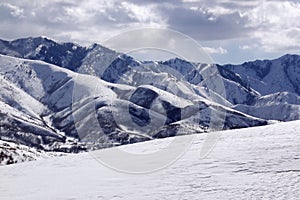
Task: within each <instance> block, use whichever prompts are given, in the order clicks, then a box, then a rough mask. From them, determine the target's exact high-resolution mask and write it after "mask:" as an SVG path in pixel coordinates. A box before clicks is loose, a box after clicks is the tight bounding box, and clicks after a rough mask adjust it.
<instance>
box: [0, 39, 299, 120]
mask: <svg viewBox="0 0 300 200" xmlns="http://www.w3.org/2000/svg"><path fill="white" fill-rule="evenodd" d="M0 47H1V48H0V53H1V54H4V55H10V56H14V57H20V58H28V59H33V60H42V61H45V62H48V63H50V64H54V65H57V66H61V67H63V68H67V69H70V70H72V71H74V72H78V73H81V74H89V75H93V76H97V77H99V78H101V79H103V80H105V81H108V82H112V83H120V84H126V85H132V86H140V85H154V86H155V87H157V88H159V89H162V90H168V92H171V93H173V94H174V91H175V92H176V94H175V95H180V96H181V97H182V98H187V95H190V94H189V93H188V94H185V93H184V91H182V87H180V84H182V83H184V84H185V86H188V88H189V89H191V90H193V91H194V92H193V93H196V94H197V95H199V96H202V97H204V98H206V99H207V98H210V100H212V101H214V102H217V103H220V104H222V105H224V106H227V107H230V108H233V109H235V110H239V111H241V112H244V113H246V114H249V115H253V116H255V117H258V118H263V119H267V120H280V121H290V120H296V119H299V109H300V107H299V105H300V102H299V100H297V98H296V99H295V98H294V97H293V96H296V97H298V96H299V94H300V88H299V85H300V56H298V55H285V56H282V57H280V58H278V59H275V60H257V61H253V62H246V63H243V64H241V65H216V66H215V68H217V69H214V70H211V68H212V66H210V67H208V65H206V64H203V63H202V64H201V63H191V62H188V61H185V60H181V59H178V58H176V59H171V60H168V61H164V62H151V61H150V62H142V61H138V60H136V59H134V58H132V57H130V56H127V55H126V54H122V53H118V52H115V51H113V50H110V49H108V48H105V47H103V46H101V45H98V44H93V45H91V46H90V47H81V46H80V45H77V44H72V43H57V42H55V41H53V40H50V39H47V38H43V37H38V38H24V39H18V40H15V41H3V40H2V41H0ZM212 71H213V72H212ZM210 73H213V74H214V76H212V77H211V76H210V75H209V74H210ZM205 75H206V77H203V76H205ZM174 78H175V79H179V80H180V81H179V82H180V83H178V82H174V81H171V80H173V79H174ZM278 80H281V81H278ZM170 82H171V84H170ZM205 82H206V84H207V85H204V84H205ZM214 82H221V84H217V85H214ZM199 88H200V89H199ZM273 95H274V97H271V98H272V100H270V101H272V102H269V101H266V99H269V98H270V96H273ZM278 95H279V96H285V97H284V98H285V99H287V98H293V99H294V100H293V101H288V102H283V101H281V99H280V98H279V99H276V98H275V97H278ZM262 99H265V100H262ZM263 102H264V103H263ZM280 113H284V114H280Z"/></svg>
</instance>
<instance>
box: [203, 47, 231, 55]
mask: <svg viewBox="0 0 300 200" xmlns="http://www.w3.org/2000/svg"><path fill="white" fill-rule="evenodd" d="M202 48H203V50H204V51H205V52H206V53H208V54H227V53H228V51H227V49H224V48H223V47H217V48H213V47H202Z"/></svg>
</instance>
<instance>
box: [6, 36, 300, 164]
mask: <svg viewBox="0 0 300 200" xmlns="http://www.w3.org/2000/svg"><path fill="white" fill-rule="evenodd" d="M0 83H1V84H0V108H1V109H0V141H1V143H0V144H1V146H0V147H1V148H0V150H1V152H2V153H1V155H3V156H1V160H0V161H1V163H4V164H7V163H14V162H17V161H19V160H26V159H19V158H20V157H30V158H32V159H34V158H35V156H32V154H35V155H40V154H41V155H49V154H51V155H56V154H59V155H61V154H63V153H77V152H81V151H88V150H93V149H99V148H106V147H111V146H115V145H123V144H130V143H135V142H142V141H146V140H152V139H157V138H164V137H171V136H175V135H185V134H192V133H203V132H210V131H218V130H223V129H235V128H246V127H252V126H261V125H267V124H270V123H276V121H292V120H298V119H300V56H298V55H284V56H282V57H280V58H277V59H274V60H257V61H253V62H245V63H243V64H241V65H229V64H228V65H219V64H205V63H194V62H189V61H186V60H183V59H180V58H174V59H170V60H167V61H139V60H137V59H135V58H133V57H131V56H129V55H126V54H123V53H120V52H116V51H114V50H111V49H108V48H106V47H104V46H101V45H99V44H93V45H91V46H90V47H83V46H80V45H78V44H74V43H58V42H55V41H53V40H51V39H48V38H45V37H38V38H23V39H18V40H14V41H5V40H0ZM16 145H17V147H16ZM20 145H22V148H21V147H20ZM20 149H21V150H20Z"/></svg>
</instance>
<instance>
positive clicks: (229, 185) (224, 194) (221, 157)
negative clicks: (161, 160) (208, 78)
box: [0, 121, 300, 200]
mask: <svg viewBox="0 0 300 200" xmlns="http://www.w3.org/2000/svg"><path fill="white" fill-rule="evenodd" d="M299 132H300V121H294V122H284V123H278V124H274V125H270V126H264V127H255V128H247V129H239V130H230V131H223V132H221V133H220V134H221V135H220V138H219V140H218V142H217V144H216V146H215V148H214V149H213V150H212V151H211V153H210V154H209V155H208V156H207V157H205V158H203V159H201V158H200V149H201V147H202V144H203V140H204V139H205V137H206V134H200V135H190V136H182V137H185V138H187V137H195V140H194V142H193V144H192V145H191V147H190V148H189V149H188V150H187V152H186V153H185V154H184V155H183V156H182V157H181V158H179V159H178V160H177V161H176V162H175V163H173V164H172V165H170V166H168V167H166V168H164V169H161V170H159V171H156V172H152V173H146V174H128V173H122V172H118V171H115V170H113V169H110V168H107V167H105V166H104V165H103V164H101V163H100V162H99V161H98V160H97V158H100V157H101V156H102V155H103V154H109V152H113V151H114V148H112V149H108V150H106V151H102V150H100V151H95V152H94V153H93V154H89V153H82V154H77V155H72V156H65V157H59V158H51V159H47V160H39V161H34V162H28V163H22V164H18V165H10V166H4V167H1V168H0V177H1V182H2V183H3V184H0V191H1V193H0V198H1V199H11V200H14V199H18V200H21V199H45V198H47V199H58V200H59V199H151V200H152V199H155V200H156V199H189V200H192V199H298V198H299V196H300V191H299V187H300V168H299V166H300V135H299ZM208 134H209V133H208ZM172 140H173V138H167V139H163V140H154V141H149V142H144V143H139V144H134V145H128V146H122V147H118V148H119V149H122V150H124V151H127V152H134V153H144V154H147V153H148V152H149V153H150V152H151V153H152V152H153V149H156V150H158V151H159V150H161V149H164V148H166V147H167V146H168V144H169V143H170V142H172ZM178 147H179V146H173V148H174V150H175V149H176V148H178ZM95 158H96V159H95ZM115 159H116V160H118V159H120V160H126V157H125V158H124V157H122V158H118V157H115ZM149 162H150V161H149ZM147 164H150V165H151V164H153V162H152V163H145V165H147ZM135 165H136V163H135V162H132V166H135ZM114 167H116V166H114Z"/></svg>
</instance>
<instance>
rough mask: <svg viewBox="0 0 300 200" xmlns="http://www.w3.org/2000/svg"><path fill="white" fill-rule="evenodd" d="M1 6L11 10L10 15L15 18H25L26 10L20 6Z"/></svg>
mask: <svg viewBox="0 0 300 200" xmlns="http://www.w3.org/2000/svg"><path fill="white" fill-rule="evenodd" d="M0 6H3V7H6V8H8V9H9V10H10V14H11V15H12V16H14V17H23V13H24V10H23V9H22V8H20V7H18V6H15V5H12V4H10V3H0Z"/></svg>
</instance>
